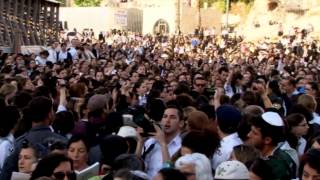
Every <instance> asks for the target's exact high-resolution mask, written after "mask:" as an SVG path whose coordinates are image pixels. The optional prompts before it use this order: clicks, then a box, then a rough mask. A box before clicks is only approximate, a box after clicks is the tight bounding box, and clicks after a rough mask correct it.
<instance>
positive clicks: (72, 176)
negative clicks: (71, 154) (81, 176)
mask: <svg viewBox="0 0 320 180" xmlns="http://www.w3.org/2000/svg"><path fill="white" fill-rule="evenodd" d="M53 176H54V177H55V179H56V180H63V179H64V177H65V176H67V178H68V179H69V180H76V173H75V172H66V173H65V172H55V173H53Z"/></svg>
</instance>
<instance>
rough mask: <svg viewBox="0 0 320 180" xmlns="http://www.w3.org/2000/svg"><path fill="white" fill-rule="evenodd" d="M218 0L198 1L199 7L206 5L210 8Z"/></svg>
mask: <svg viewBox="0 0 320 180" xmlns="http://www.w3.org/2000/svg"><path fill="white" fill-rule="evenodd" d="M217 1H218V0H200V6H201V7H203V6H204V3H208V6H209V7H210V6H211V5H212V4H213V3H214V2H217Z"/></svg>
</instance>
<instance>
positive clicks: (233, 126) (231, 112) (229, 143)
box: [212, 105, 242, 169]
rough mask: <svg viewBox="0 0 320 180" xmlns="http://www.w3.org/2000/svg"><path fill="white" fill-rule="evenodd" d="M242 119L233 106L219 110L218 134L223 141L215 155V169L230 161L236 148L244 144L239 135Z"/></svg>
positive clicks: (225, 106)
mask: <svg viewBox="0 0 320 180" xmlns="http://www.w3.org/2000/svg"><path fill="white" fill-rule="evenodd" d="M241 118H242V116H241V113H240V111H238V110H237V109H236V108H235V107H233V106H230V105H223V106H220V107H219V108H218V109H217V122H218V134H219V136H220V138H221V141H220V148H219V149H218V150H217V151H216V152H215V153H214V155H213V159H212V168H213V169H216V168H217V167H218V165H219V164H221V163H222V162H224V161H227V160H229V159H230V156H231V153H232V151H233V147H234V146H237V145H240V144H242V140H241V139H240V138H239V136H238V133H237V129H238V126H239V123H240V121H241Z"/></svg>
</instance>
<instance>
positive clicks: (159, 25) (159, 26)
mask: <svg viewBox="0 0 320 180" xmlns="http://www.w3.org/2000/svg"><path fill="white" fill-rule="evenodd" d="M153 33H154V34H168V33H169V23H168V22H167V21H166V20H164V19H159V20H158V21H157V22H156V23H155V24H154V26H153Z"/></svg>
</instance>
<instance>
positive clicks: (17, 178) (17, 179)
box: [11, 172, 30, 180]
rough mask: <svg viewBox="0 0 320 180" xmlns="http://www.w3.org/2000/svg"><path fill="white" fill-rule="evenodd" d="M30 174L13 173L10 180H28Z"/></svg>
mask: <svg viewBox="0 0 320 180" xmlns="http://www.w3.org/2000/svg"><path fill="white" fill-rule="evenodd" d="M29 179H30V174H26V173H21V172H13V173H12V175H11V180H29Z"/></svg>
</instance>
